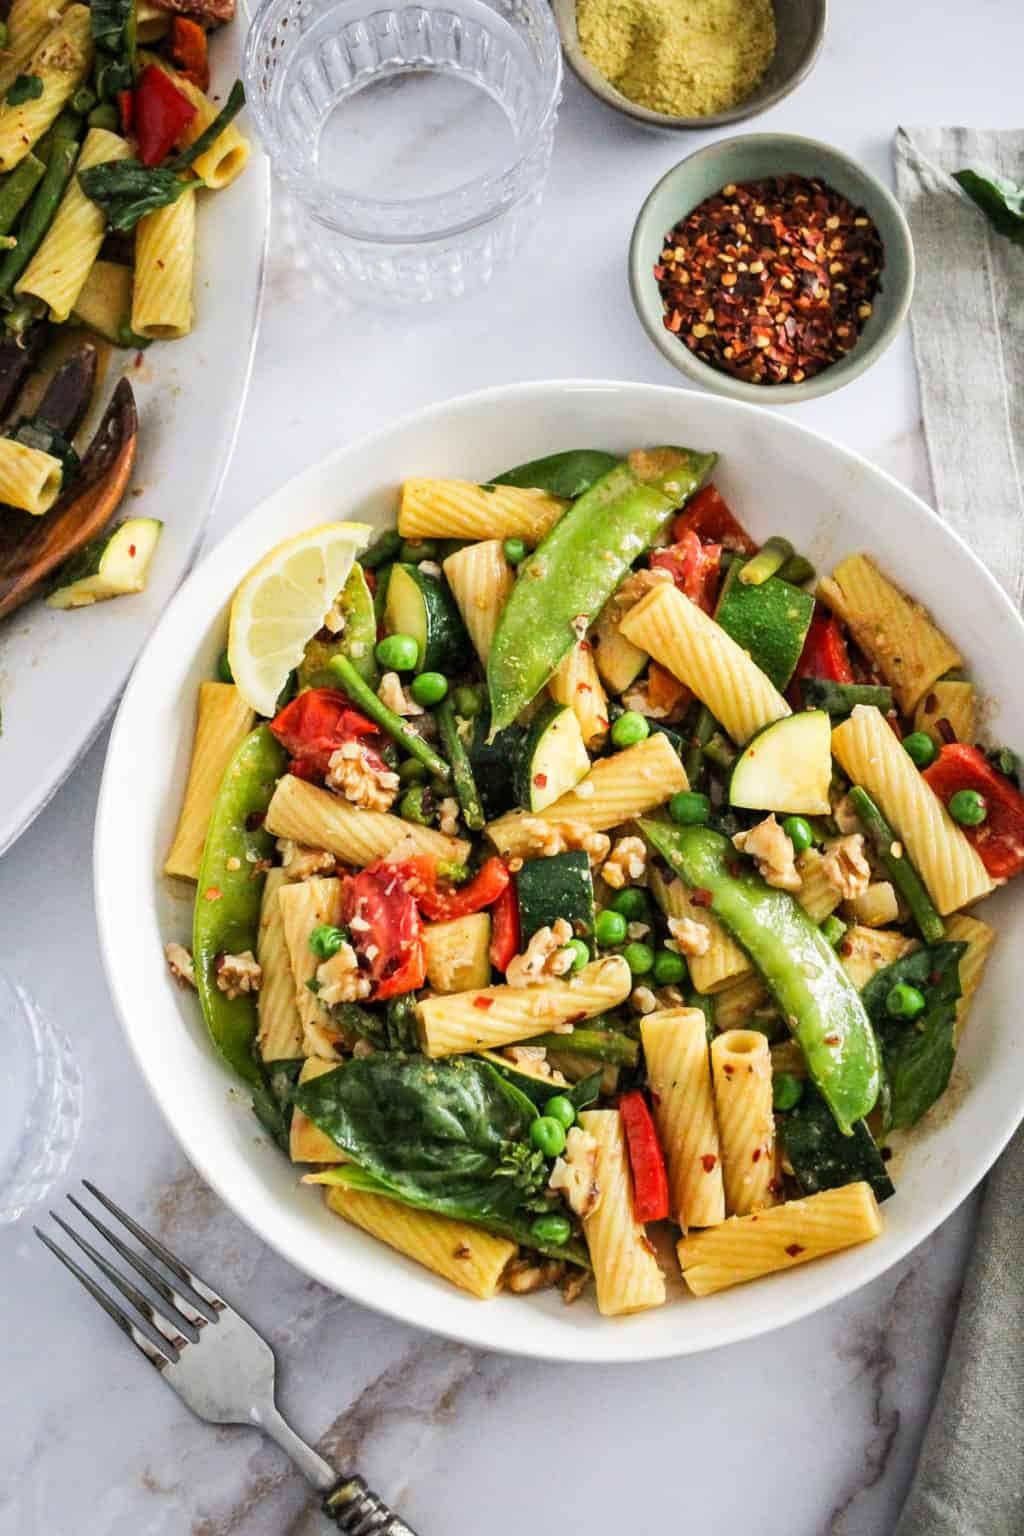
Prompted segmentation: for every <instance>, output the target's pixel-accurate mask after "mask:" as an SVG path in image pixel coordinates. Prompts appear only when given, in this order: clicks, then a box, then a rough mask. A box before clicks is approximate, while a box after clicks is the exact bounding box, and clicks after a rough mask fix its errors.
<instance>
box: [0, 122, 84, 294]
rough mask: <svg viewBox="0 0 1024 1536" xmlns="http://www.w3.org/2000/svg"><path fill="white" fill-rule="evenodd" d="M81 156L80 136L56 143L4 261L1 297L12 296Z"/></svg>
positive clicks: (0, 265) (0, 275)
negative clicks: (15, 239) (78, 139)
mask: <svg viewBox="0 0 1024 1536" xmlns="http://www.w3.org/2000/svg"><path fill="white" fill-rule="evenodd" d="M77 159H78V141H77V139H61V140H59V141H57V142H56V143H55V144H54V148H53V153H52V155H51V157H50V163H49V165H48V166H47V167H46V175H45V176H44V177H43V179H42V181H41V182H40V183H39V186H38V188H37V190H36V193H35V196H34V197H33V199H32V201H31V203H30V204H29V205H28V208H27V209H26V210H25V216H24V218H23V219H22V221H21V224H20V225H19V228H18V243H17V245H16V246H15V248H14V250H13V251H8V252H7V254H6V255H5V256H4V258H3V261H0V298H6V297H8V296H9V295H10V293H11V290H12V289H13V287H14V285H15V283H16V282H17V281H18V278H19V277H20V276H21V274H22V273H23V272H24V270H25V268H26V267H27V266H28V264H29V262H30V261H31V260H32V257H33V256H34V255H35V253H36V251H37V250H38V249H39V246H40V244H41V243H42V239H43V236H44V235H45V234H46V231H47V230H48V229H49V227H50V225H51V224H52V223H53V220H54V217H55V216H56V213H57V209H58V207H59V206H60V200H61V198H62V197H63V196H64V189H65V187H66V186H67V184H68V182H69V181H70V180H71V175H72V172H73V171H74V169H75V161H76V160H77Z"/></svg>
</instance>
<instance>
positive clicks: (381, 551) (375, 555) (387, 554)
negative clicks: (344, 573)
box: [359, 528, 402, 571]
mask: <svg viewBox="0 0 1024 1536" xmlns="http://www.w3.org/2000/svg"><path fill="white" fill-rule="evenodd" d="M401 547H402V535H401V534H400V533H399V532H398V530H397V528H389V529H388V530H387V532H386V533H382V534H381V536H380V538H379V539H374V541H373V543H372V544H371V545H370V547H369V549H364V550H363V553H362V554H361V555H360V556H359V564H360V565H361V566H362V568H363V570H364V571H375V570H376V569H377V567H378V565H383V564H384V563H385V561H387V560H393V559H394V558H395V556H396V555H397V554H398V551H399V550H400V549H401Z"/></svg>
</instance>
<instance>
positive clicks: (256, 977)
mask: <svg viewBox="0 0 1024 1536" xmlns="http://www.w3.org/2000/svg"><path fill="white" fill-rule="evenodd" d="M214 969H215V970H216V973H217V990H218V992H223V993H224V995H225V996H226V997H227V998H228V999H232V998H236V997H241V996H242V993H243V992H258V991H259V989H260V986H261V985H262V982H263V971H262V969H261V967H260V965H259V962H258V961H257V959H256V956H255V955H254V954H253V952H252V950H251V949H243V950H242V953H241V954H240V955H218V956H217V959H216V962H215V965H214Z"/></svg>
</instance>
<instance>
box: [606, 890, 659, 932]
mask: <svg viewBox="0 0 1024 1536" xmlns="http://www.w3.org/2000/svg"><path fill="white" fill-rule="evenodd" d="M611 909H612V911H613V912H621V914H622V916H623V917H624V918H625V919H626V921H627V923H643V922H646V920H647V918H648V917H649V916H650V910H651V909H650V906H649V904H648V901H647V892H646V891H642V890H641V889H640V887H639V886H638V885H627V886H626V887H625V888H624V889H623V890H621V891H618V892H616V894H615V895H614V896H613V897H612V900H611Z"/></svg>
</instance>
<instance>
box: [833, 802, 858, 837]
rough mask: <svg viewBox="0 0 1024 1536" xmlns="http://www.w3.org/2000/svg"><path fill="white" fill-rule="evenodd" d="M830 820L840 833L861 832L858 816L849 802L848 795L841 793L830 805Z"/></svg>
mask: <svg viewBox="0 0 1024 1536" xmlns="http://www.w3.org/2000/svg"><path fill="white" fill-rule="evenodd" d="M832 820H833V821H834V822H835V824H836V826H837V827H838V828H839V830H840V832H842V833H851V832H861V831H862V830H863V828H862V827H861V824H860V817H859V816H858V815H857V812H856V811H855V810H854V808H853V806H852V805H851V804H850V797H849V795H843V796H842V797H841V798H840V799H839V800H837V801H836V803H835V805H834V806H833V807H832Z"/></svg>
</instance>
